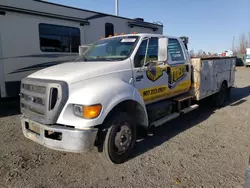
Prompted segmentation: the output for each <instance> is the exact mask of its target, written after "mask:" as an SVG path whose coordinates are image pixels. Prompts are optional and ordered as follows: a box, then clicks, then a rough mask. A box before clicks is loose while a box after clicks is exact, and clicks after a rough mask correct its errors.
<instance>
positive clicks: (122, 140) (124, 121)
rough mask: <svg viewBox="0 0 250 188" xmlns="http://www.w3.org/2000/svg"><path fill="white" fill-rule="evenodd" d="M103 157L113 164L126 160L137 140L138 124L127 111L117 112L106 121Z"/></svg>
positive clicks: (102, 149) (102, 148)
mask: <svg viewBox="0 0 250 188" xmlns="http://www.w3.org/2000/svg"><path fill="white" fill-rule="evenodd" d="M104 127H108V128H107V131H106V132H104V133H103V134H104V137H103V138H104V140H103V142H102V147H101V153H100V154H101V157H102V158H103V159H105V160H107V161H109V162H111V163H113V164H120V163H123V162H124V161H126V160H127V159H128V157H129V155H130V154H131V152H132V149H133V147H134V144H135V141H136V125H135V123H134V121H133V120H132V119H131V118H130V116H129V115H128V114H127V113H125V112H120V113H115V114H114V115H112V116H111V117H110V118H109V119H108V120H107V121H106V122H105V123H104Z"/></svg>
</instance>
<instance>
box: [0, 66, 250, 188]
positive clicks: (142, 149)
mask: <svg viewBox="0 0 250 188" xmlns="http://www.w3.org/2000/svg"><path fill="white" fill-rule="evenodd" d="M249 80H250V69H246V68H239V69H238V71H237V72H236V86H237V88H235V89H233V91H232V99H231V102H230V104H228V105H227V106H226V107H224V108H221V109H212V108H208V107H206V105H205V104H202V105H201V108H200V109H199V110H196V111H195V112H191V113H190V114H188V115H186V116H184V117H182V118H179V119H176V120H173V121H172V122H171V123H168V124H167V125H166V126H162V127H160V128H157V129H156V130H155V132H154V135H153V136H150V137H148V138H147V139H145V140H143V141H141V142H138V143H137V145H136V148H135V151H134V153H133V156H132V157H131V159H130V160H129V161H128V162H126V163H124V164H122V165H115V166H114V165H109V164H107V163H105V162H104V161H103V160H102V159H100V158H99V156H98V154H97V153H95V152H93V153H86V154H72V153H64V152H58V151H53V150H50V149H47V148H45V147H43V146H40V145H38V144H36V143H34V142H31V141H29V140H28V139H26V138H24V136H23V135H22V132H21V126H20V121H19V119H20V114H19V103H18V100H16V99H15V100H12V99H10V100H4V101H2V102H1V103H0V125H1V128H0V187H24V188H29V187H32V188H47V187H48V188H50V187H51V188H52V187H235V188H238V187H243V183H244V173H245V170H246V168H247V162H248V157H249V154H250V152H249V148H250V143H249V138H250V118H249V112H250V96H249V95H250V86H249V83H250V82H249Z"/></svg>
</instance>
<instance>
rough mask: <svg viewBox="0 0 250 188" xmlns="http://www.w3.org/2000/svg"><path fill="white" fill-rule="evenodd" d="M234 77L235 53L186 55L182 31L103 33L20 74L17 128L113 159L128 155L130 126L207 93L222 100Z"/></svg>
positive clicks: (153, 122) (139, 126)
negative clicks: (71, 55)
mask: <svg viewBox="0 0 250 188" xmlns="http://www.w3.org/2000/svg"><path fill="white" fill-rule="evenodd" d="M234 78H235V58H234V57H218V58H214V57H213V58H195V59H190V57H189V54H188V50H187V38H185V37H181V38H180V37H179V38H177V37H169V36H164V35H159V34H130V35H121V36H114V37H109V38H105V39H103V40H99V41H98V42H96V43H94V44H93V45H92V46H91V47H89V48H88V50H86V51H85V52H84V53H83V54H81V55H80V56H79V58H78V59H76V60H75V61H74V62H69V63H64V64H60V65H56V66H53V67H49V68H46V69H43V70H40V71H38V72H36V73H33V74H31V75H30V76H28V77H27V78H25V79H23V80H22V83H21V94H20V95H21V104H20V105H21V112H22V117H21V124H22V131H23V134H24V136H25V137H27V138H29V139H30V140H33V141H35V142H37V143H39V144H41V145H44V146H46V147H48V148H51V149H55V150H61V151H67V152H77V153H80V152H86V151H91V150H92V149H93V147H97V148H98V151H99V152H100V154H101V156H103V157H104V158H105V159H107V160H108V161H110V162H111V163H114V164H119V163H123V162H124V161H126V159H127V158H128V157H129V155H130V153H131V151H132V149H133V147H134V144H135V142H136V136H137V133H138V132H137V131H144V130H145V131H147V130H149V129H150V128H153V127H157V126H160V125H163V124H165V123H166V122H168V121H170V120H172V119H174V118H177V117H179V116H181V115H182V114H185V113H188V112H190V111H192V110H194V109H197V108H198V104H197V101H199V100H201V99H204V98H206V97H208V96H213V98H214V101H215V103H216V105H218V106H221V105H223V104H224V103H225V101H226V98H227V94H228V93H229V91H230V88H231V87H233V85H234Z"/></svg>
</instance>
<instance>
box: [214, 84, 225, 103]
mask: <svg viewBox="0 0 250 188" xmlns="http://www.w3.org/2000/svg"><path fill="white" fill-rule="evenodd" d="M214 97H215V98H214V103H215V106H216V107H222V106H224V105H225V103H226V101H227V99H228V88H227V84H226V83H225V82H224V83H222V85H221V88H220V91H219V92H218V93H216V94H215V96H214Z"/></svg>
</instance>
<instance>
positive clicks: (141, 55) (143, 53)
mask: <svg viewBox="0 0 250 188" xmlns="http://www.w3.org/2000/svg"><path fill="white" fill-rule="evenodd" d="M148 40H149V43H148ZM148 40H143V41H142V42H141V45H140V47H139V49H138V51H137V54H136V56H135V59H134V64H135V67H142V66H143V64H144V61H145V59H146V62H148V61H157V59H158V38H150V39H148ZM147 44H148V50H147Z"/></svg>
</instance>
